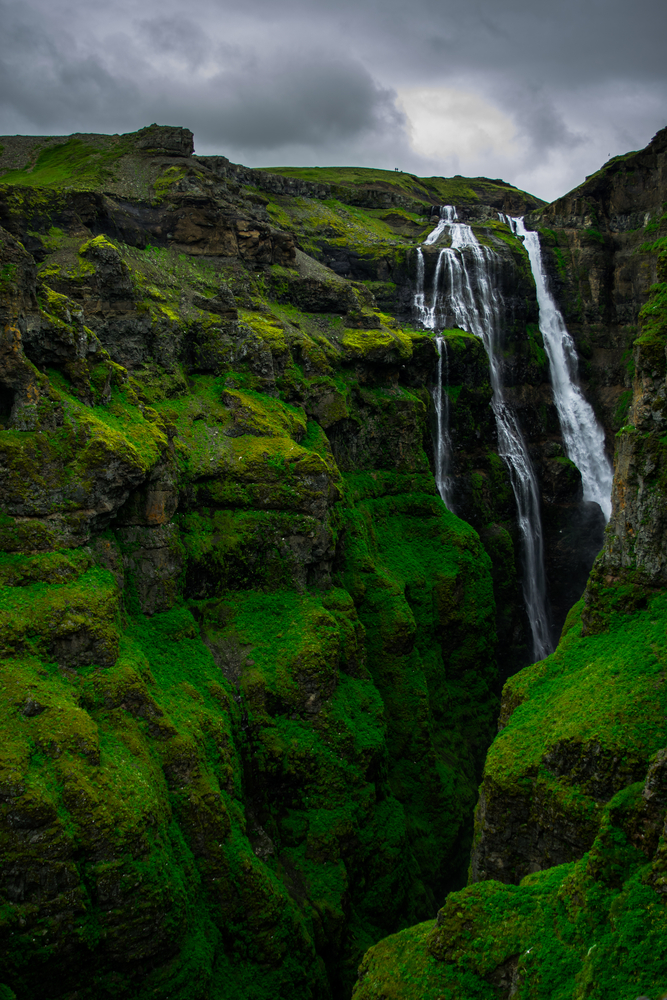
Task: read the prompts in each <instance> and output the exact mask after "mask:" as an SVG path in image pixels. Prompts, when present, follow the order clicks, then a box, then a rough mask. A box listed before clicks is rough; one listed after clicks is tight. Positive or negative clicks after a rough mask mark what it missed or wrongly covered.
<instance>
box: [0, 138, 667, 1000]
mask: <svg viewBox="0 0 667 1000" xmlns="http://www.w3.org/2000/svg"><path fill="white" fill-rule="evenodd" d="M0 145H1V146H2V149H1V150H0V227H2V228H1V229H0V257H1V260H0V313H1V319H2V342H1V343H0V425H1V426H0V496H1V508H2V509H1V513H0V532H2V545H1V550H2V551H1V553H0V577H1V580H0V583H1V588H0V597H1V604H0V641H1V643H2V660H1V666H0V670H1V673H2V680H1V681H0V686H1V687H2V700H1V705H2V713H3V749H2V754H0V845H1V846H0V871H1V872H2V878H1V879H0V998H2V1000H12V998H13V997H16V998H18V1000H33V998H34V1000H36V998H38V997H39V998H40V1000H42V998H48V1000H51V998H52V1000H75V998H76V1000H92V998H99V997H111V996H113V997H114V998H120V1000H122V998H128V1000H134V998H142V1000H143V998H148V997H149V996H150V997H157V998H164V1000H166V998H177V1000H199V998H207V1000H209V998H210V1000H216V998H219V997H220V998H221V997H225V998H238V1000H269V998H271V1000H274V998H276V997H285V998H288V997H289V998H290V1000H320V998H324V1000H348V998H350V997H354V998H355V1000H399V998H404V1000H413V998H414V1000H417V998H419V1000H441V998H447V1000H455V998H457V1000H460V998H462V997H466V998H471V1000H477V998H479V1000H492V998H510V997H516V998H521V997H525V998H527V997H531V998H532V997H544V998H545V1000H546V998H552V997H554V998H556V997H562V998H563V1000H565V998H577V1000H579V998H582V1000H583V998H584V997H585V998H600V1000H602V998H605V1000H606V998H608V997H610V996H615V997H616V996H617V997H619V998H627V1000H635V998H636V997H639V996H642V995H647V996H649V997H650V998H651V1000H657V998H658V997H660V996H662V994H663V993H664V992H667V967H666V963H665V960H664V957H663V952H664V948H663V947H661V944H660V942H661V941H664V937H665V929H666V927H665V892H666V891H667V889H666V886H667V881H666V880H667V875H666V874H665V870H666V869H665V866H666V864H667V862H666V857H667V855H666V853H665V851H666V848H665V843H666V841H665V836H666V830H665V810H666V809H667V772H666V769H665V761H666V760H667V749H666V748H667V732H666V728H665V718H666V714H665V713H666V710H667V705H666V703H665V698H666V695H665V657H664V649H665V628H666V627H667V603H666V600H665V587H667V541H666V539H667V535H666V534H665V523H666V522H665V515H664V511H665V509H667V508H666V507H665V497H664V492H665V475H664V468H665V464H664V463H665V458H664V455H665V441H667V438H665V430H664V426H663V425H664V421H665V413H666V412H667V411H666V410H665V407H666V406H667V402H666V399H667V397H666V389H665V379H666V375H667V363H666V359H665V344H666V343H667V311H666V305H665V304H666V302H667V297H666V292H665V289H666V288H667V263H666V262H667V249H666V248H667V213H666V212H665V205H666V204H667V190H666V188H667V176H666V167H665V163H666V154H667V130H663V132H660V133H658V135H657V136H656V137H655V139H654V140H653V141H652V142H651V143H650V144H649V145H648V146H647V147H646V149H645V150H640V151H638V152H635V153H628V154H627V155H626V156H624V157H615V158H614V159H612V160H611V161H609V163H607V164H605V165H604V166H603V167H602V168H601V170H600V171H599V172H598V173H596V174H594V175H593V176H592V177H590V178H587V180H586V181H585V182H584V184H582V185H581V186H580V187H579V188H577V189H576V190H575V191H573V192H571V193H570V194H568V195H566V196H564V197H563V198H560V199H558V200H557V201H555V202H553V203H552V204H550V205H545V204H543V203H542V202H540V201H539V200H538V199H536V198H534V197H532V196H531V195H529V194H526V193H525V192H521V191H519V190H517V189H516V188H513V187H511V185H508V184H506V183H505V182H503V181H500V180H489V179H488V178H463V177H453V178H439V177H434V178H417V177H414V176H413V175H410V174H401V173H400V172H397V173H393V172H386V171H380V170H377V171H375V170H370V169H362V168H285V169H280V170H252V169H249V168H246V167H243V166H240V165H237V164H232V163H230V162H229V161H228V160H226V159H225V158H224V157H222V156H216V157H199V156H196V155H194V147H193V137H192V133H190V132H189V131H188V130H187V129H180V128H171V127H162V126H150V127H149V128H146V129H142V130H141V131H139V132H137V133H132V134H130V135H122V136H103V135H76V136H71V137H60V138H58V137H46V138H39V137H34V136H33V137H20V136H17V137H5V138H2V139H1V140H0ZM663 438H665V441H663ZM612 456H613V457H614V479H613V486H612V480H611V466H610V464H609V460H610V458H611V457H612ZM610 496H611V499H610ZM605 521H608V524H607V527H606V529H605ZM598 553H599V554H598ZM596 557H597V558H596Z"/></svg>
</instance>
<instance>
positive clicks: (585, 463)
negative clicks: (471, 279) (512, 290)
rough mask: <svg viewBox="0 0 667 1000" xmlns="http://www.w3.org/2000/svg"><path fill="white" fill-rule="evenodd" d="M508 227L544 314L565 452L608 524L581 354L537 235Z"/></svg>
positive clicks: (606, 473)
mask: <svg viewBox="0 0 667 1000" xmlns="http://www.w3.org/2000/svg"><path fill="white" fill-rule="evenodd" d="M509 222H510V227H511V228H512V229H513V231H514V232H515V233H516V235H517V236H520V237H523V240H524V246H525V247H526V250H527V251H528V257H529V258H530V266H531V269H532V272H533V277H534V279H535V287H536V288H537V304H538V306H539V310H540V332H541V334H542V338H543V340H544V349H545V351H546V353H547V357H548V359H549V375H550V378H551V385H552V388H553V394H554V402H555V404H556V409H557V411H558V419H559V420H560V427H561V431H562V434H563V441H564V442H565V450H566V452H567V456H568V458H569V459H570V460H571V461H572V462H574V464H575V465H576V467H577V468H578V469H579V472H580V473H581V481H582V484H583V487H584V500H594V501H595V502H596V503H598V504H599V505H600V507H601V508H602V513H603V514H604V518H605V521H608V520H609V518H610V516H611V485H612V479H613V475H614V473H613V469H612V467H611V464H610V462H609V460H608V459H607V456H606V454H605V448H604V431H603V429H602V427H600V425H599V423H598V422H597V420H596V418H595V414H594V412H593V408H592V406H591V405H590V404H589V403H587V402H586V400H585V399H584V396H583V393H582V391H581V389H580V388H579V386H578V385H577V383H576V378H577V353H576V351H575V347H574V341H573V340H572V337H571V336H570V334H569V332H568V330H567V327H566V326H565V321H564V319H563V316H562V314H561V312H560V310H559V309H558V306H557V305H556V303H555V301H554V298H553V296H552V295H551V293H550V291H549V289H548V287H547V277H546V274H545V272H544V268H543V266H542V253H541V248H540V238H539V235H538V234H537V233H535V232H531V231H529V230H527V229H526V227H525V226H524V224H523V219H522V218H521V219H510V220H509Z"/></svg>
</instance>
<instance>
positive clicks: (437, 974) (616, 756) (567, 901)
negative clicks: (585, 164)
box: [354, 130, 667, 1000]
mask: <svg viewBox="0 0 667 1000" xmlns="http://www.w3.org/2000/svg"><path fill="white" fill-rule="evenodd" d="M666 151H667V130H664V131H663V132H661V133H659V134H658V135H657V136H656V137H655V139H654V140H653V141H652V142H651V143H650V144H649V146H648V147H647V148H646V149H645V150H642V151H640V152H639V153H635V154H628V155H627V156H626V157H621V158H616V159H615V160H613V161H611V162H610V164H608V165H606V166H605V167H604V168H603V169H602V171H601V172H600V173H599V174H597V175H594V177H592V178H589V179H588V181H587V182H586V184H584V185H583V186H582V187H581V188H579V189H577V190H576V191H575V192H573V193H572V194H571V195H569V196H567V197H566V198H563V199H560V200H559V201H557V202H555V203H554V204H553V205H551V206H548V207H547V208H546V209H545V210H544V211H543V213H541V216H540V217H539V218H535V219H533V222H534V223H536V224H538V225H544V224H545V223H547V224H548V227H549V228H548V230H547V231H546V242H547V245H549V241H550V243H551V247H552V262H553V263H554V265H555V267H554V272H553V273H552V278H553V280H554V284H555V285H557V287H559V289H560V296H561V305H562V306H563V308H564V310H565V311H566V314H567V315H568V320H569V323H570V325H571V329H572V330H573V332H576V334H577V337H578V339H579V345H580V349H581V345H582V343H583V342H584V341H585V338H586V337H589V338H590V351H589V354H590V367H589V368H588V371H587V375H588V378H589V382H588V385H589V387H590V388H591V390H592V391H593V392H594V395H595V394H596V399H597V404H598V407H599V411H600V412H601V413H602V414H604V415H605V417H606V426H607V428H608V430H609V431H610V432H611V430H613V428H614V427H617V428H618V425H619V424H620V423H622V426H621V427H620V428H619V429H618V432H617V434H616V438H615V445H616V452H615V478H614V495H613V501H614V507H613V513H612V518H611V521H610V524H609V526H608V528H607V531H606V534H605V540H604V547H603V550H602V552H601V553H600V555H599V557H598V559H597V561H596V563H595V566H594V568H593V571H592V574H591V577H590V580H589V583H588V586H587V589H586V592H585V595H584V597H583V598H582V600H581V601H580V602H578V604H577V605H575V607H574V608H573V609H572V611H571V612H570V614H569V615H568V619H567V622H566V626H565V629H564V633H563V637H562V639H561V642H560V644H559V646H558V649H557V650H556V652H555V653H554V654H553V656H551V657H549V658H547V659H546V660H544V661H542V662H541V663H538V664H535V665H533V666H531V667H528V668H526V669H524V670H523V671H521V672H520V673H519V674H517V675H516V676H515V677H513V678H511V679H510V680H509V681H508V683H507V684H506V686H505V689H504V692H503V700H502V708H501V714H500V724H499V729H500V733H499V735H498V737H497V738H496V740H495V741H494V743H493V745H492V747H491V748H490V751H489V754H488V756H487V760H486V764H485V769H484V778H483V781H482V786H481V789H480V798H479V802H478V806H477V811H476V833H475V841H474V845H473V851H472V859H471V869H470V881H471V884H470V885H469V887H468V888H467V889H464V890H463V891H461V892H458V893H453V894H451V895H450V896H449V897H448V898H447V900H446V902H445V905H444V907H443V908H442V909H441V910H440V912H439V914H438V918H437V921H436V923H435V925H434V924H433V923H432V922H430V923H427V924H423V925H421V926H419V927H416V928H413V929H412V930H410V931H406V932H403V933H402V934H400V935H398V936H396V937H393V938H390V939H388V940H387V941H385V942H382V943H381V944H379V945H378V946H376V948H374V949H372V950H371V951H370V952H369V953H368V955H367V956H366V959H365V960H364V963H363V965H362V967H361V969H360V979H359V982H358V985H357V987H356V990H355V993H354V996H355V998H358V1000H362V998H363V1000H366V998H379V997H385V998H393V997H403V998H408V997H413V996H414V997H417V996H418V997H420V998H422V1000H423V998H426V1000H428V998H435V997H436V996H437V997H442V996H444V997H449V996H451V997H455V996H460V995H461V992H462V991H463V992H464V993H465V995H466V996H470V997H480V998H482V997H484V998H486V997H489V998H491V997H498V996H500V997H517V998H519V997H529V996H530V997H545V998H547V997H550V998H551V997H563V998H565V997H568V998H574V1000H578V998H583V997H594V998H600V1000H602V998H606V997H609V996H618V997H628V998H634V997H636V996H639V995H640V994H642V995H647V996H650V997H657V996H662V994H663V993H664V992H665V991H666V990H667V966H666V965H665V961H664V949H663V947H662V945H661V942H662V941H663V940H664V936H665V931H666V929H667V928H666V914H667V911H666V910H665V903H664V898H665V842H666V838H667V825H666V823H667V815H666V813H665V809H666V807H667V780H666V776H665V768H664V763H665V739H666V735H667V734H666V731H665V712H666V711H667V702H666V696H665V690H666V688H665V658H664V639H665V629H666V627H667V605H666V603H665V592H664V587H665V580H664V565H663V563H664V544H665V543H664V537H665V536H664V529H663V519H664V516H663V510H664V501H665V498H664V484H663V478H664V477H663V471H662V470H663V465H664V452H665V439H664V432H663V430H662V422H663V407H664V395H665V372H666V370H667V368H666V363H665V350H666V345H667V308H666V303H667V295H666V289H667V283H666V279H667V271H666V270H665V260H666V259H667V252H666V250H665V246H666V245H667V228H666V227H667V217H666V216H665V215H664V209H663V203H664V180H665V175H664V164H665V152H666ZM551 227H553V228H551ZM545 229H546V227H545V228H544V229H542V234H543V238H544V237H545ZM591 230H594V231H593V232H591ZM584 272H585V274H584ZM557 274H560V276H561V281H560V284H559V285H558V283H557V282H556V278H555V276H556V275H557ZM656 279H657V281H656ZM573 290H577V291H578V294H579V296H580V298H579V301H578V304H577V303H576V302H575V300H574V292H573ZM575 306H576V308H575ZM624 351H626V352H627V353H626V355H625V357H624V355H623V352H624ZM626 386H629V388H626ZM624 393H627V395H626V396H625V398H624V396H623V394H624ZM619 401H620V402H619Z"/></svg>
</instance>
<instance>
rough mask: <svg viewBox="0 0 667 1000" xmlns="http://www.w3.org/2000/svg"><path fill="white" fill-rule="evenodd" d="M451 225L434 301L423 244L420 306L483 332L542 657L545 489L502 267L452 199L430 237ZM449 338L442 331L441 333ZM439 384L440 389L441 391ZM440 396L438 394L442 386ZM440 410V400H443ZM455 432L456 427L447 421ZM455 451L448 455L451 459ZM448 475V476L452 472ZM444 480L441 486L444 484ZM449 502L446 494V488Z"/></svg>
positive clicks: (421, 313) (428, 315) (427, 319)
mask: <svg viewBox="0 0 667 1000" xmlns="http://www.w3.org/2000/svg"><path fill="white" fill-rule="evenodd" d="M445 230H448V232H449V235H450V236H451V240H452V245H451V247H446V248H444V249H443V250H441V251H440V253H439V255H438V261H437V264H436V270H435V275H434V280H433V295H432V298H431V303H430V305H427V304H426V293H425V280H424V270H425V268H424V256H423V253H422V251H421V248H420V249H418V251H417V290H416V294H415V297H414V308H415V312H416V313H417V315H418V317H419V319H420V321H421V322H422V324H423V325H424V326H425V327H427V328H428V329H431V330H434V329H435V328H436V325H437V318H438V314H440V315H441V316H444V315H445V314H446V313H448V314H449V315H451V316H453V319H454V322H455V323H456V325H457V326H458V327H460V328H461V329H462V330H466V331H467V332H469V333H473V334H475V336H477V337H479V338H480V339H481V340H482V342H483V344H484V347H485V349H486V353H487V355H488V358H489V367H490V374H491V388H492V390H493V400H492V404H491V405H492V407H493V412H494V415H495V418H496V426H497V429H498V452H499V454H500V456H501V458H503V459H504V460H505V463H506V465H507V467H508V469H509V474H510V481H511V483H512V489H513V491H514V497H515V500H516V505H517V512H518V524H519V533H520V537H521V541H522V547H523V555H524V563H525V571H524V578H523V594H524V601H525V604H526V611H527V613H528V619H529V622H530V628H531V632H532V638H533V654H534V657H535V659H538V660H539V659H542V658H543V657H545V656H547V655H548V654H549V653H550V652H551V649H552V645H551V640H550V637H549V627H548V621H547V613H546V580H545V575H544V546H543V541H542V523H541V519H540V497H539V491H538V488H537V481H536V478H535V472H534V470H533V467H532V463H531V461H530V456H529V454H528V449H527V448H526V444H525V441H524V440H523V435H522V434H521V430H520V429H519V425H518V423H517V420H516V417H515V416H514V414H513V413H512V411H511V410H510V409H509V407H508V406H507V404H506V402H505V397H504V390H503V384H502V376H501V367H500V363H499V360H498V349H499V337H500V332H501V323H502V300H501V297H500V293H499V291H498V281H497V275H496V265H497V260H496V257H495V254H494V253H493V251H491V250H489V249H487V248H486V247H483V246H481V245H480V244H479V243H478V241H477V239H476V238H475V235H474V233H473V231H472V229H471V228H470V226H467V225H465V224H463V223H460V222H458V221H457V215H456V209H455V208H453V206H451V205H445V206H443V208H442V209H441V211H440V220H439V222H438V225H437V226H436V228H435V229H434V230H433V232H432V233H430V235H429V236H428V238H427V239H426V244H433V243H435V242H436V241H437V240H438V239H439V237H440V236H441V235H442V234H443V232H444V231H445ZM443 273H444V274H446V276H447V281H446V286H447V292H446V297H445V301H444V302H443V300H442V295H441V290H440V285H441V283H443V281H442V276H443ZM443 339H444V338H442V337H438V338H437V341H442V340H443ZM438 350H439V352H440V359H441V360H440V362H439V365H438V376H439V377H438V385H439V386H440V389H439V392H440V398H442V397H441V393H442V389H441V375H442V370H441V364H442V347H441V345H440V344H438ZM437 391H438V390H436V392H437ZM434 400H435V394H434ZM436 411H438V404H437V403H436ZM443 416H444V414H443V412H442V406H440V412H438V440H437V442H436V465H437V464H438V462H439V458H438V455H439V453H440V450H441V447H445V448H446V446H447V443H448V442H447V441H446V440H445V437H444V432H443V426H442V425H443V419H442V418H443ZM447 437H448V427H447ZM448 461H449V459H448V458H447V463H448ZM447 481H448V480H447ZM439 488H440V486H439ZM440 493H441V496H442V497H443V500H444V501H445V503H446V502H447V501H446V499H445V495H443V490H442V489H440Z"/></svg>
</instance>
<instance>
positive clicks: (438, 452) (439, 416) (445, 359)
mask: <svg viewBox="0 0 667 1000" xmlns="http://www.w3.org/2000/svg"><path fill="white" fill-rule="evenodd" d="M435 346H436V347H437V349H438V375H437V381H436V386H435V389H434V390H433V405H434V406H435V415H436V439H435V484H436V486H437V487H438V493H439V494H440V496H441V497H442V502H443V503H444V505H445V507H447V509H448V510H451V511H452V513H454V507H453V504H452V481H451V479H450V477H449V466H450V458H451V454H452V440H451V438H450V436H449V393H448V392H447V389H448V387H449V356H448V354H447V340H446V338H445V337H440V336H438V337H436V338H435ZM443 369H444V370H443Z"/></svg>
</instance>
